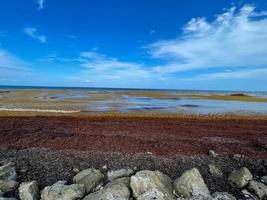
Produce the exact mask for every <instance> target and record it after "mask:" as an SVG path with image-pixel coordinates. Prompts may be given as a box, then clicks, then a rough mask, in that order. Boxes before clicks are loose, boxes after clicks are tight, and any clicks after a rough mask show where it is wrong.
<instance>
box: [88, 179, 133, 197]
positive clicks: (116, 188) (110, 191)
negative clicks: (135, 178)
mask: <svg viewBox="0 0 267 200" xmlns="http://www.w3.org/2000/svg"><path fill="white" fill-rule="evenodd" d="M129 184H130V178H129V177H125V178H120V179H116V180H114V181H112V182H109V183H108V184H107V185H106V186H105V187H104V188H103V189H102V190H99V191H97V192H95V193H91V194H89V195H87V196H86V197H85V198H84V199H83V200H129V198H130V195H131V193H130V189H129Z"/></svg>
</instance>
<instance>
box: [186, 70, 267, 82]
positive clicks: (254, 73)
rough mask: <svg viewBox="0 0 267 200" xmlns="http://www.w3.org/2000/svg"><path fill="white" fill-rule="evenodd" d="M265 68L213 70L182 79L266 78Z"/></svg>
mask: <svg viewBox="0 0 267 200" xmlns="http://www.w3.org/2000/svg"><path fill="white" fill-rule="evenodd" d="M266 77H267V68H256V69H240V70H235V71H231V70H226V71H223V72H215V73H209V74H199V75H197V76H195V77H193V78H188V79H184V80H191V81H206V80H219V79H248V78H249V79H250V78H257V79H260V78H262V79H266Z"/></svg>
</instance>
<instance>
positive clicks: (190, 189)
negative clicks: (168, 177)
mask: <svg viewBox="0 0 267 200" xmlns="http://www.w3.org/2000/svg"><path fill="white" fill-rule="evenodd" d="M173 186H174V190H175V192H176V194H177V195H178V196H181V197H184V198H190V197H193V196H197V195H202V196H206V197H209V196H210V192H209V189H208V188H207V186H206V184H205V182H204V180H203V178H202V176H201V174H200V172H199V171H198V169H197V168H193V169H191V170H188V171H186V172H184V173H183V174H182V176H181V177H179V178H177V179H176V180H175V181H174V184H173Z"/></svg>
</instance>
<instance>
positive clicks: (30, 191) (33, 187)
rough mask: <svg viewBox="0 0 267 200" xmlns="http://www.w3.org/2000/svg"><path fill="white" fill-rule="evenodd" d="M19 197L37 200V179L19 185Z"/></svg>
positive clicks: (26, 199) (24, 199)
mask: <svg viewBox="0 0 267 200" xmlns="http://www.w3.org/2000/svg"><path fill="white" fill-rule="evenodd" d="M19 197H20V199H21V200H38V199H39V193H38V183H37V181H31V182H24V183H21V184H20V186H19Z"/></svg>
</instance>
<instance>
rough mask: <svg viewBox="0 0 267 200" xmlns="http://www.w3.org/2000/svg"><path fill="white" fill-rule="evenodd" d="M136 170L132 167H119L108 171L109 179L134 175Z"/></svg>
mask: <svg viewBox="0 0 267 200" xmlns="http://www.w3.org/2000/svg"><path fill="white" fill-rule="evenodd" d="M133 173H134V171H133V170H131V169H119V170H114V171H113V170H112V171H109V172H108V174H107V175H108V180H109V181H112V180H114V179H117V178H123V177H129V176H131V175H133Z"/></svg>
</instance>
